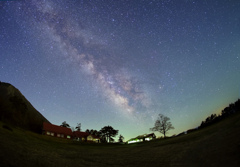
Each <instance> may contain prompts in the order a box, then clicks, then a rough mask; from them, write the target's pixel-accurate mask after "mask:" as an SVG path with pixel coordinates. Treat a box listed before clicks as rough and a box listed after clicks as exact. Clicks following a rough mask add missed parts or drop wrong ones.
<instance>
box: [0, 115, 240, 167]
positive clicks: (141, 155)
mask: <svg viewBox="0 0 240 167" xmlns="http://www.w3.org/2000/svg"><path fill="white" fill-rule="evenodd" d="M0 148H1V149H0V166H13V167H14V166H18V167H21V166H24V167H26V166H35V167H40V166H48V167H54V166H60V167H61V166H80V167H81V166H98V167H99V166H104V167H107V166H111V167H112V166H119V167H120V166H128V167H130V166H141V167H144V166H147V167H149V166H151V167H155V166H156V167H159V166H163V167H174V166H177V167H181V166H182V167H192V166H194V167H202V166H204V167H215V166H218V167H222V166H223V167H225V166H231V167H238V166H240V159H239V157H240V152H239V150H240V113H236V114H234V115H232V116H230V117H228V118H226V119H224V120H222V121H221V122H218V123H216V124H214V125H212V126H209V127H206V128H203V129H200V130H198V131H194V132H192V133H190V134H186V135H182V136H179V137H172V138H167V139H158V140H154V141H150V142H144V143H136V144H129V145H127V144H126V145H119V144H93V143H92V144H89V143H80V142H74V141H72V140H63V139H58V138H54V137H50V136H43V135H39V134H36V133H32V132H29V131H25V130H21V129H16V128H13V127H7V126H6V125H4V124H2V123H1V122H0Z"/></svg>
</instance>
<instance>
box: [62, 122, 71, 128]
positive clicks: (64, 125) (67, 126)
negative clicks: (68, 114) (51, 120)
mask: <svg viewBox="0 0 240 167" xmlns="http://www.w3.org/2000/svg"><path fill="white" fill-rule="evenodd" d="M60 126H62V127H66V128H70V125H69V124H68V123H67V122H66V121H64V122H63V123H62V124H61V125H60Z"/></svg>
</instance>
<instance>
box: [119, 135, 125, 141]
mask: <svg viewBox="0 0 240 167" xmlns="http://www.w3.org/2000/svg"><path fill="white" fill-rule="evenodd" d="M123 140H124V137H123V136H122V135H120V136H119V139H118V141H119V142H120V143H122V142H123Z"/></svg>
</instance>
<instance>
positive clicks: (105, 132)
mask: <svg viewBox="0 0 240 167" xmlns="http://www.w3.org/2000/svg"><path fill="white" fill-rule="evenodd" d="M100 132H101V135H102V137H103V138H106V141H107V142H110V141H112V137H115V136H116V135H117V134H118V130H115V129H113V127H111V126H105V127H103V128H102V129H101V130H100Z"/></svg>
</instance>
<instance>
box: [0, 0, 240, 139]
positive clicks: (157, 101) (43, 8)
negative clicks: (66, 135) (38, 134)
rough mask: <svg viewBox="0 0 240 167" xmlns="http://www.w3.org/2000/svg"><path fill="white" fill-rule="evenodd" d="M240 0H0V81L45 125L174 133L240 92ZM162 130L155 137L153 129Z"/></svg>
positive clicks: (191, 125)
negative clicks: (168, 126)
mask: <svg viewBox="0 0 240 167" xmlns="http://www.w3.org/2000/svg"><path fill="white" fill-rule="evenodd" d="M239 9H240V2H239V1H238V0H235V1H234V0H221V1H215V0H211V1H208V0H206V1H204V0H198V1H194V0H175V1H174V0H173V1H170V0H168V1H160V0H159V1H150V0H148V1H140V0H132V1H125V0H122V1H114V0H105V1H100V0H94V1H87V0H86V1H84V0H83V1H76V0H75V1H73V0H70V1H64V0H58V1H51V0H32V1H0V80H1V81H3V82H9V83H11V84H13V85H14V86H15V87H17V88H18V89H19V90H20V91H21V92H22V93H23V94H24V95H25V96H26V98H27V99H28V100H29V101H30V102H31V103H32V104H33V106H34V107H35V108H36V109H37V110H38V111H40V112H41V113H42V114H43V115H44V116H45V117H46V118H47V119H48V120H49V121H50V122H51V123H53V124H57V125H59V124H61V123H62V122H63V121H67V122H68V123H69V124H70V125H71V126H76V124H77V123H79V122H80V123H82V129H83V130H85V129H97V130H99V129H101V128H102V127H103V126H106V125H111V126H113V127H114V128H115V129H119V130H120V131H119V133H120V134H122V135H123V136H124V137H125V139H129V138H131V137H135V136H137V135H140V134H144V133H150V131H149V128H151V127H153V125H154V122H155V120H156V118H157V115H158V114H159V113H162V114H164V115H166V116H168V117H170V119H171V121H172V124H173V126H174V127H175V130H172V131H171V132H170V133H169V134H168V135H173V134H177V133H180V132H182V131H184V130H187V129H189V128H194V127H196V126H198V125H199V124H200V123H201V121H202V120H204V119H205V118H206V117H207V116H209V115H210V114H212V113H219V112H220V111H221V110H222V109H223V108H224V107H225V106H226V105H228V104H229V103H231V102H234V101H235V100H237V98H239V96H240V73H239V71H240V10H239ZM157 135H160V134H157Z"/></svg>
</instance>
